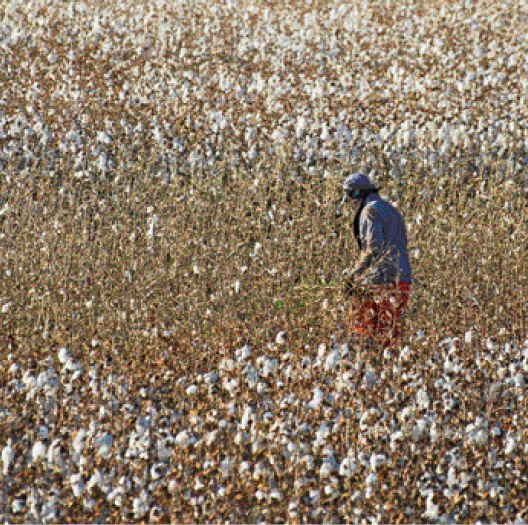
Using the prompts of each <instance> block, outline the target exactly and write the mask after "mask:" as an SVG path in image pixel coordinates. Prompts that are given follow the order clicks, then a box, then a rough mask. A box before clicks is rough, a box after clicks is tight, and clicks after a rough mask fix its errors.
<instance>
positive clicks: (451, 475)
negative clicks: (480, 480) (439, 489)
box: [447, 466, 458, 487]
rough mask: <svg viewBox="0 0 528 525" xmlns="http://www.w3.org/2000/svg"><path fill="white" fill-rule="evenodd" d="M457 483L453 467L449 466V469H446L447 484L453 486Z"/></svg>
mask: <svg viewBox="0 0 528 525" xmlns="http://www.w3.org/2000/svg"><path fill="white" fill-rule="evenodd" d="M457 483H458V479H457V475H456V470H455V467H453V466H451V467H449V470H448V471H447V485H448V486H449V487H453V485H456V484H457Z"/></svg>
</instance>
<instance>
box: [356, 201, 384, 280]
mask: <svg viewBox="0 0 528 525" xmlns="http://www.w3.org/2000/svg"><path fill="white" fill-rule="evenodd" d="M359 235H360V238H361V243H362V246H363V249H362V250H361V252H360V254H359V260H358V261H357V263H356V266H355V267H354V270H353V271H352V278H353V279H354V280H360V279H362V278H363V277H365V276H366V274H367V272H368V271H369V269H371V268H372V267H373V265H375V264H376V262H377V259H378V258H379V257H380V256H381V255H382V253H383V246H384V244H385V235H384V233H383V224H382V222H381V217H380V215H379V212H378V211H377V210H376V209H375V208H373V207H372V206H369V207H367V208H365V209H364V210H363V213H362V214H361V217H360V220H359Z"/></svg>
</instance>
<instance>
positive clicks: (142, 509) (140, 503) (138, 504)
mask: <svg viewBox="0 0 528 525" xmlns="http://www.w3.org/2000/svg"><path fill="white" fill-rule="evenodd" d="M147 499H148V497H147V494H146V493H141V494H140V495H139V496H137V497H135V498H134V501H133V502H132V510H133V512H134V518H135V519H137V520H139V519H141V518H142V517H143V516H145V515H146V514H147V513H148V511H149V505H148V502H147Z"/></svg>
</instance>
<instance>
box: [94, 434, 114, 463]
mask: <svg viewBox="0 0 528 525" xmlns="http://www.w3.org/2000/svg"><path fill="white" fill-rule="evenodd" d="M95 445H96V447H97V453H98V454H99V456H101V457H102V458H104V459H107V458H109V457H110V454H111V452H112V447H113V445H114V437H113V436H112V434H103V435H102V436H100V437H98V438H97V439H96V441H95Z"/></svg>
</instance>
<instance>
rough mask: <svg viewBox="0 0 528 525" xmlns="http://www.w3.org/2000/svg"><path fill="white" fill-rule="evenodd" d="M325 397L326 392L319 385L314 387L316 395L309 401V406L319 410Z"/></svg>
mask: <svg viewBox="0 0 528 525" xmlns="http://www.w3.org/2000/svg"><path fill="white" fill-rule="evenodd" d="M323 399H324V393H323V391H322V390H321V389H320V388H319V387H317V386H316V387H315V388H314V395H313V398H312V400H311V401H310V402H309V403H308V405H307V406H308V408H311V409H313V410H317V409H318V408H319V407H320V405H321V403H322V402H323Z"/></svg>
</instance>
